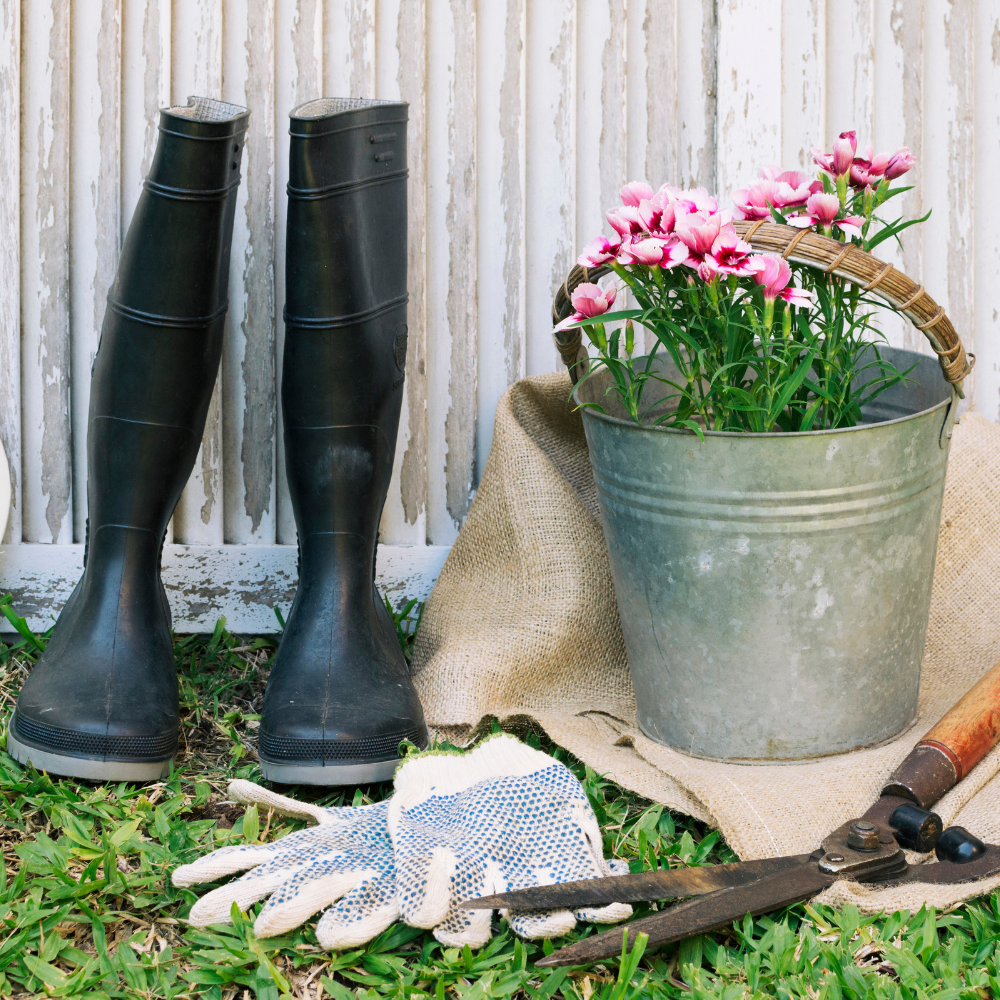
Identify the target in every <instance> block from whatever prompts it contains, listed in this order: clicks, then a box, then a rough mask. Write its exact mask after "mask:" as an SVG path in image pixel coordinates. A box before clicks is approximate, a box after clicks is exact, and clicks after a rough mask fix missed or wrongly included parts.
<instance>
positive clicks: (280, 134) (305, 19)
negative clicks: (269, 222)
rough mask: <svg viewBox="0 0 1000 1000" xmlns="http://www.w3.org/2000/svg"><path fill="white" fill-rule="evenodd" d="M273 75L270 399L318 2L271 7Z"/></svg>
mask: <svg viewBox="0 0 1000 1000" xmlns="http://www.w3.org/2000/svg"><path fill="white" fill-rule="evenodd" d="M274 35H275V41H274V52H275V74H274V95H275V96H274V109H273V110H274V126H273V127H274V178H275V181H274V316H275V325H276V328H275V367H274V372H275V401H276V402H277V400H278V398H280V391H281V368H282V351H283V350H284V345H285V324H284V322H283V321H282V318H281V316H282V311H283V309H284V307H285V223H286V221H287V212H288V190H287V188H288V113H289V112H290V111H291V110H292V108H295V107H298V106H299V105H300V104H304V103H305V102H306V101H311V100H313V99H314V98H316V97H319V96H321V85H322V80H323V0H296V2H294V3H284V2H282V3H278V4H277V6H276V9H275V31H274ZM277 411H278V412H277V419H276V421H275V439H276V440H275V482H276V497H275V505H276V508H277V509H276V512H275V513H276V517H275V534H276V538H275V541H277V542H278V543H280V544H283V545H294V544H295V538H296V532H295V517H294V515H293V513H292V501H291V497H290V496H289V493H288V478H287V476H286V475H285V443H284V438H283V428H282V422H281V407H280V406H278V407H277Z"/></svg>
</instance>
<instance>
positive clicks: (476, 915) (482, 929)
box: [434, 910, 493, 948]
mask: <svg viewBox="0 0 1000 1000" xmlns="http://www.w3.org/2000/svg"><path fill="white" fill-rule="evenodd" d="M492 918H493V911H492V910H452V911H451V912H450V913H449V914H448V915H447V916H446V917H445V918H444V920H442V921H441V923H440V924H438V926H437V927H435V928H434V937H435V938H437V940H438V941H440V942H441V944H443V945H444V946H445V947H446V948H462V947H464V946H465V945H468V946H469V947H470V948H482V946H483V945H484V944H486V942H487V941H489V939H490V938H491V937H493V920H492Z"/></svg>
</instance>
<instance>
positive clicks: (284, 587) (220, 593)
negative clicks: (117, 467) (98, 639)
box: [0, 544, 450, 634]
mask: <svg viewBox="0 0 1000 1000" xmlns="http://www.w3.org/2000/svg"><path fill="white" fill-rule="evenodd" d="M449 548H450V547H449V546H447V545H380V546H379V547H378V560H377V562H376V578H377V582H378V586H379V589H380V590H381V591H382V593H384V594H385V595H386V596H387V597H388V598H389V600H390V601H391V602H392V603H393V605H394V606H395V605H398V604H399V602H400V601H401V600H403V599H404V598H410V597H416V598H418V599H420V600H424V599H426V597H427V595H428V594H430V592H431V588H432V587H433V586H434V583H435V582H436V580H437V578H438V574H439V573H440V572H441V567H442V566H443V565H444V560H445V557H446V556H447V555H448V551H449ZM295 564H296V547H295V546H294V545H167V546H164V549H163V584H164V586H165V587H166V589H167V597H168V598H169V600H170V610H171V612H172V614H173V626H174V631H175V632H186V633H190V632H211V631H212V630H213V629H214V628H215V623H216V621H217V620H218V619H219V616H220V615H224V616H225V618H226V627H227V628H228V629H229V630H230V631H232V632H240V633H244V634H257V633H264V632H277V631H278V630H279V625H278V620H277V618H276V617H275V614H274V608H275V606H277V607H279V608H280V609H281V613H282V614H283V615H286V616H287V614H288V609H289V607H290V606H291V603H292V598H293V597H294V596H295V585H296V582H297V579H298V574H297V571H296V565H295ZM81 573H83V546H82V545H35V544H22V545H0V595H3V594H6V593H10V594H12V595H13V597H14V608H15V610H16V611H17V613H18V614H20V615H21V616H22V617H24V618H26V619H27V620H28V624H29V625H30V626H31V627H32V628H33V629H34V630H36V631H44V630H45V629H47V628H48V627H49V626H50V625H51V624H52V623H53V622H54V621H55V619H56V616H57V615H58V614H59V612H60V610H61V609H62V606H63V604H64V603H65V602H66V599H67V598H68V597H69V595H70V593H71V592H72V590H73V588H74V587H75V586H76V582H77V580H79V578H80V575H81ZM0 631H2V632H12V631H13V628H12V627H11V625H10V623H9V622H8V621H7V620H6V618H3V616H0Z"/></svg>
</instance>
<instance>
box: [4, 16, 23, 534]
mask: <svg viewBox="0 0 1000 1000" xmlns="http://www.w3.org/2000/svg"><path fill="white" fill-rule="evenodd" d="M0 29H2V30H0V39H2V40H3V41H2V42H0V135H4V136H7V137H8V140H7V141H4V142H0V444H3V450H4V452H5V454H6V456H7V466H8V470H9V472H10V498H11V506H10V512H9V516H8V519H7V529H6V531H5V533H4V535H3V537H2V538H0V543H6V544H8V545H9V544H14V543H17V542H20V541H21V511H22V502H21V484H22V477H21V294H20V288H21V217H20V216H21V162H20V158H21V144H20V143H19V142H14V141H11V140H10V138H9V137H13V136H19V135H20V134H21V3H20V0H0ZM0 461H2V459H0Z"/></svg>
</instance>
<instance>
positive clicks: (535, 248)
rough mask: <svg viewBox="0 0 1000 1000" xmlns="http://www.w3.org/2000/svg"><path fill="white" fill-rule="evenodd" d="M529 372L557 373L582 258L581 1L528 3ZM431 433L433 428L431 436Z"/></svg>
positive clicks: (526, 70) (527, 359)
mask: <svg viewBox="0 0 1000 1000" xmlns="http://www.w3.org/2000/svg"><path fill="white" fill-rule="evenodd" d="M525 35H526V40H525V49H526V53H527V55H526V66H525V97H526V109H525V139H524V142H525V147H526V149H527V151H528V152H527V162H526V164H525V279H524V285H525V335H526V352H525V370H526V372H527V374H528V375H536V374H538V373H539V372H549V371H556V370H557V368H558V365H559V356H558V354H557V352H556V349H555V347H554V345H553V343H552V332H551V331H552V295H553V292H554V291H555V289H556V288H558V287H559V284H560V283H561V282H562V281H563V280H564V279H565V277H566V274H567V272H568V271H569V268H570V267H571V265H572V264H573V263H574V262H575V261H576V258H577V256H578V255H579V253H580V248H579V247H578V246H577V236H576V217H575V210H574V206H575V204H576V113H575V112H576V109H575V106H574V104H573V102H572V99H571V98H572V95H573V93H574V92H575V86H576V37H577V31H576V4H575V3H574V2H573V0H548V2H546V3H544V4H539V3H529V4H528V9H527V28H526V31H525ZM431 435H433V431H431Z"/></svg>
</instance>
